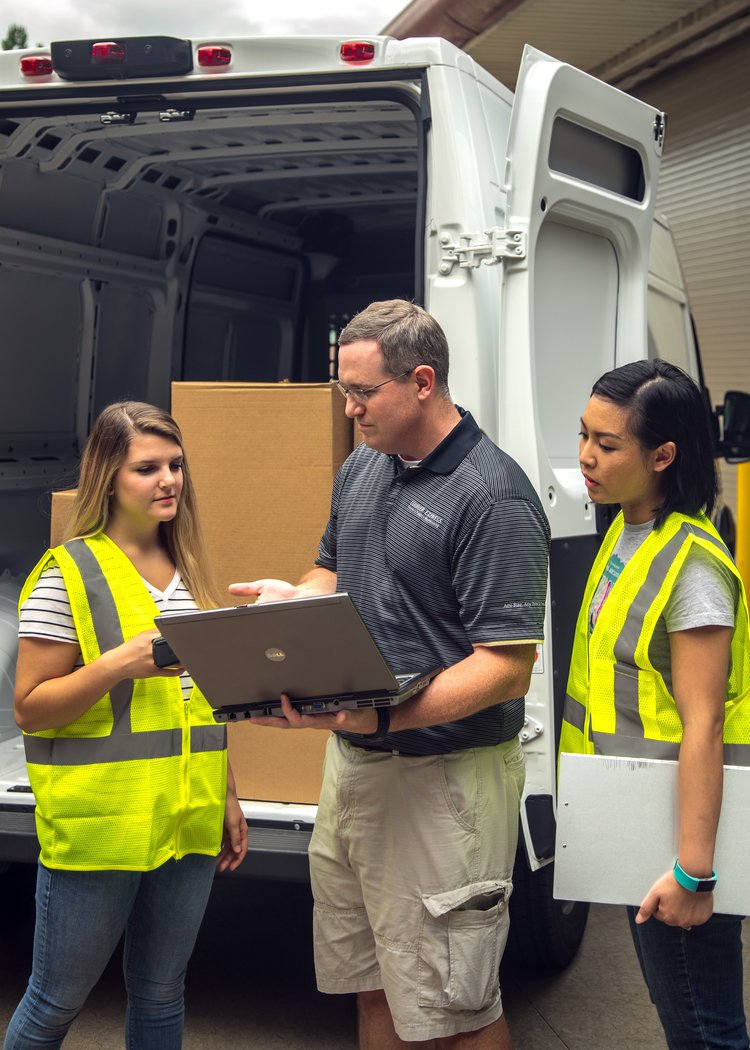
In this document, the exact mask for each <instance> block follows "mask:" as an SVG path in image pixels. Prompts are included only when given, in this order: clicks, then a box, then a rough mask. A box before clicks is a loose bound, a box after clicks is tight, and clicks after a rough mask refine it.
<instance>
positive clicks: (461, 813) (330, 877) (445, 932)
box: [310, 733, 524, 1041]
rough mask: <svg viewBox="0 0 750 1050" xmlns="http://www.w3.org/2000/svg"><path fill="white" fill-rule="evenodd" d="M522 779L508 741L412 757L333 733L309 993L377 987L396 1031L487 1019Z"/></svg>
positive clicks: (422, 1032) (441, 1032)
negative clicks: (382, 992) (369, 748)
mask: <svg viewBox="0 0 750 1050" xmlns="http://www.w3.org/2000/svg"><path fill="white" fill-rule="evenodd" d="M523 780H524V758H523V753H522V751H521V747H520V744H519V743H518V741H517V740H512V741H509V742H508V743H504V744H498V745H496V746H495V747H482V748H474V749H472V750H468V751H457V752H453V753H451V754H448V755H434V756H426V757H412V756H401V755H398V754H397V753H393V752H385V753H383V752H378V751H366V750H363V749H362V748H358V747H355V746H353V745H352V744H350V743H348V742H347V741H345V740H342V739H341V738H340V737H339V736H338V735H337V734H336V733H333V734H332V735H331V738H330V740H329V741H328V745H327V749H326V758H325V767H324V778H323V789H322V794H321V799H320V806H319V808H318V816H317V819H316V822H315V830H314V832H313V836H312V840H311V842H310V868H311V875H312V888H313V894H314V897H315V911H314V943H315V969H316V974H317V982H318V988H319V989H320V991H321V992H362V991H374V990H376V989H380V988H382V989H384V990H385V994H386V997H387V1000H388V1005H389V1007H390V1011H391V1014H392V1016H393V1021H394V1025H395V1028H396V1032H397V1033H398V1035H399V1037H400V1038H401V1039H403V1040H406V1041H417V1040H420V1039H421V1040H425V1039H435V1038H439V1037H443V1036H449V1035H455V1034H457V1033H459V1032H470V1031H476V1030H477V1029H479V1028H483V1027H485V1025H488V1024H491V1023H492V1022H493V1021H495V1020H497V1018H498V1017H499V1016H500V1014H501V1013H502V1001H501V997H500V985H499V979H498V967H499V964H500V958H501V956H502V953H503V949H504V947H505V942H506V940H507V937H508V898H509V897H510V894H511V890H512V881H511V876H512V872H513V860H514V857H515V852H516V843H517V839H518V811H519V805H520V798H521V792H522V790H523Z"/></svg>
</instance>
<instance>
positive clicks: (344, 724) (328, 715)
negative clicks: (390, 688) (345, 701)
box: [250, 693, 378, 735]
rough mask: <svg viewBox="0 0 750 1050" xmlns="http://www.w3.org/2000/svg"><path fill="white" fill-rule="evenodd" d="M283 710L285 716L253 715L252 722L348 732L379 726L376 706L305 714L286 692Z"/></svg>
mask: <svg viewBox="0 0 750 1050" xmlns="http://www.w3.org/2000/svg"><path fill="white" fill-rule="evenodd" d="M281 710H282V711H283V712H284V717H283V718H281V717H277V716H275V715H252V716H251V719H250V720H251V722H252V724H253V725H258V726H271V727H273V728H274V729H325V730H331V729H334V730H335V729H340V730H343V731H344V732H346V733H364V734H367V735H370V734H374V733H375V732H376V731H377V728H378V713H377V711H376V709H375V708H374V707H368V708H363V709H361V710H356V711H354V710H351V711H349V710H345V711H332V712H324V713H321V714H319V715H303V714H300V712H299V711H298V710H297V709H296V707H294V706H293V704H292V702H291V701H290V699H289V697H288V696H287V695H286V693H282V694H281Z"/></svg>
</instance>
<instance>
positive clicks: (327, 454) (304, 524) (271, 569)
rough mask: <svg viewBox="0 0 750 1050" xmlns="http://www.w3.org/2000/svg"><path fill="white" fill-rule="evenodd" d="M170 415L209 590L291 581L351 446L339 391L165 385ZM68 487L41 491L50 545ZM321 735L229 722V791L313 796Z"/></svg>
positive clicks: (261, 796)
mask: <svg viewBox="0 0 750 1050" xmlns="http://www.w3.org/2000/svg"><path fill="white" fill-rule="evenodd" d="M172 414H173V415H174V417H175V419H176V420H177V422H178V423H179V425H180V429H181V430H182V433H183V437H184V440H185V450H186V454H187V458H188V461H189V463H190V471H191V474H192V476H193V480H194V482H195V488H196V491H197V495H198V503H199V509H200V516H201V521H202V523H203V528H204V532H205V535H206V541H207V544H208V549H209V552H210V556H211V561H212V564H213V567H214V570H215V572H216V576H217V578H218V581H219V586H220V588H221V590H225V589H226V587H227V585H228V584H229V583H233V582H236V581H241V580H254V579H258V578H260V577H263V576H274V577H278V578H281V579H284V580H291V581H293V582H296V580H298V579H299V577H300V576H302V575H303V574H304V573H306V572H308V571H309V570H310V569H311V568H312V566H313V561H314V559H315V556H316V554H317V549H318V541H319V539H320V537H321V535H322V534H323V530H324V528H325V525H326V522H327V520H328V512H329V509H330V502H331V487H332V485H333V479H334V477H335V475H336V471H337V470H338V468H339V467H340V466H341V464H342V463H343V461H344V459H345V458H346V457H347V456H348V454H349V453H350V452H351V449H352V426H351V423H350V421H349V420H348V419H347V418H346V416H345V414H344V400H343V398H342V397H341V396H340V394H338V393H337V392H336V390H335V389H334V388H333V386H332V385H331V384H329V383H325V384H307V383H299V384H289V383H174V384H173V385H172ZM74 495H75V493H74V492H72V491H69V492H55V493H53V495H52V522H51V543H52V545H53V546H54V545H55V544H57V543H59V542H60V541H61V539H62V532H63V529H64V527H65V522H66V521H67V518H68V515H69V513H70V508H71V506H72V503H73V497H74ZM225 597H226V604H227V605H230V604H232V603H233V602H237V601H242V600H243V599H235V598H233V597H232V595H230V594H228V593H226V594H225ZM327 736H328V734H327V733H321V732H318V731H316V730H312V729H310V730H295V731H289V730H282V729H265V728H263V729H261V728H259V727H257V726H251V725H249V724H248V723H247V722H243V723H240V724H234V725H231V726H229V754H230V758H231V762H232V769H233V771H234V775H235V779H236V780H237V789H238V792H239V795H240V798H246V799H257V800H259V801H273V802H317V801H318V796H319V793H320V774H321V764H322V760H323V750H324V748H325V743H326V739H327Z"/></svg>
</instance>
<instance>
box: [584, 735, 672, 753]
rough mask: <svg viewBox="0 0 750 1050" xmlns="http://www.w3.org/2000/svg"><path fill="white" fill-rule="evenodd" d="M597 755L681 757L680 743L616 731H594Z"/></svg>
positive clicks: (592, 736)
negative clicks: (621, 733)
mask: <svg viewBox="0 0 750 1050" xmlns="http://www.w3.org/2000/svg"><path fill="white" fill-rule="evenodd" d="M591 739H592V740H593V742H594V751H595V752H596V754H597V755H609V756H611V757H615V758H672V759H676V758H679V755H680V745H679V744H675V743H673V742H672V741H670V740H651V739H647V738H646V737H643V736H641V737H637V738H636V739H633V737H632V736H618V735H617V734H615V733H592V734H591Z"/></svg>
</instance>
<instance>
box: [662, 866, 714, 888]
mask: <svg viewBox="0 0 750 1050" xmlns="http://www.w3.org/2000/svg"><path fill="white" fill-rule="evenodd" d="M672 874H673V875H674V877H675V879H676V880H677V882H679V884H680V886H682V888H683V889H685V890H689V891H690V893H711V892H712V891H713V890H714V889H715V887H716V872H715V871H712V872H711V878H710V879H696V878H695V877H694V876H693V875H688V873H687V872H686V871H685V870H684V869H683V868H681V867H680V862H679V860H676V861H675V862H674V868H673V869H672Z"/></svg>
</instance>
